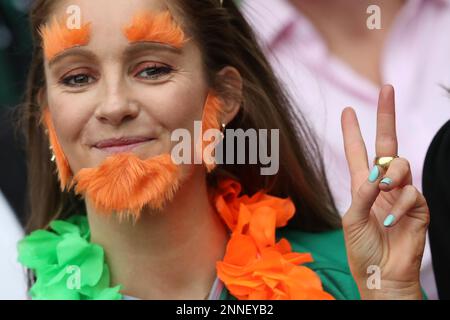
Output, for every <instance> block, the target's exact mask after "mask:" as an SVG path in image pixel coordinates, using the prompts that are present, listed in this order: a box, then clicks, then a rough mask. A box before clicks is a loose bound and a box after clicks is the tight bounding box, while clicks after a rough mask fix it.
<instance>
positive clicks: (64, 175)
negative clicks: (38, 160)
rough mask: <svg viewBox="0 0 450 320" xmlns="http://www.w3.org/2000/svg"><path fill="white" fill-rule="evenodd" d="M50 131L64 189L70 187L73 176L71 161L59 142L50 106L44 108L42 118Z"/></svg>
mask: <svg viewBox="0 0 450 320" xmlns="http://www.w3.org/2000/svg"><path fill="white" fill-rule="evenodd" d="M41 121H43V122H44V125H45V127H46V129H47V131H48V138H49V140H50V146H51V148H52V150H53V154H54V155H55V159H56V167H57V169H58V178H59V182H60V188H61V190H62V191H64V190H65V189H66V188H68V187H69V184H70V180H71V177H72V170H71V169H70V165H69V161H67V158H66V155H65V154H64V152H63V149H62V147H61V145H60V144H59V141H58V137H57V135H56V131H55V127H54V126H53V121H52V117H51V114H50V111H49V110H48V108H45V109H44V110H43V114H42V120H41Z"/></svg>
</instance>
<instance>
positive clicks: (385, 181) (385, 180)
mask: <svg viewBox="0 0 450 320" xmlns="http://www.w3.org/2000/svg"><path fill="white" fill-rule="evenodd" d="M381 183H384V184H387V185H390V184H391V183H392V179H391V178H383V180H381Z"/></svg>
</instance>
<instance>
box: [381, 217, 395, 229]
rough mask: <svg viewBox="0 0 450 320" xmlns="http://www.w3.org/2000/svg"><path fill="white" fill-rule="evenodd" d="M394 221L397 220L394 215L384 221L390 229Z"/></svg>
mask: <svg viewBox="0 0 450 320" xmlns="http://www.w3.org/2000/svg"><path fill="white" fill-rule="evenodd" d="M394 220H395V216H394V215H393V214H390V215H388V216H387V217H386V219H384V222H383V224H384V226H385V227H390V226H392V224H393V223H394Z"/></svg>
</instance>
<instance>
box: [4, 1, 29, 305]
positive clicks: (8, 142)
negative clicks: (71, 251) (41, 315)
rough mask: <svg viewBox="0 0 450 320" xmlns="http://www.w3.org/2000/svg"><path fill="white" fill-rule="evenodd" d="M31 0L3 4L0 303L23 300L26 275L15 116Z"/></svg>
mask: <svg viewBox="0 0 450 320" xmlns="http://www.w3.org/2000/svg"><path fill="white" fill-rule="evenodd" d="M30 3H31V1H30V0H1V1H0V146H1V150H2V151H1V153H0V252H1V256H0V299H24V298H25V297H26V282H25V277H24V271H23V269H22V268H21V266H20V265H19V263H18V262H17V253H16V252H17V249H16V247H17V241H18V240H19V239H20V238H21V237H23V229H22V226H21V224H24V223H25V214H24V213H25V205H24V204H25V194H26V191H25V183H26V166H25V161H24V159H25V154H24V152H23V144H22V142H21V140H20V139H19V135H18V134H16V133H17V132H16V130H15V128H14V123H15V120H16V117H15V116H14V114H13V112H12V110H13V109H14V107H15V106H16V105H18V104H19V103H20V101H21V98H22V93H23V90H24V89H23V88H24V86H25V78H26V72H27V69H28V64H29V61H30V52H31V39H30V35H29V28H28V21H27V17H26V16H27V12H28V8H29V5H30Z"/></svg>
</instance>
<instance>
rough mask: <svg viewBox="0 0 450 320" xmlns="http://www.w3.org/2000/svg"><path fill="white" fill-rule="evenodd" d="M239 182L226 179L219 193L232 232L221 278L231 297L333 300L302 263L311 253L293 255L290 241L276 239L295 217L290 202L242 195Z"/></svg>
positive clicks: (220, 263) (218, 201)
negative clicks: (281, 229) (280, 229)
mask: <svg viewBox="0 0 450 320" xmlns="http://www.w3.org/2000/svg"><path fill="white" fill-rule="evenodd" d="M240 192H241V186H240V184H239V183H238V182H236V181H234V180H231V179H226V180H222V181H221V182H220V183H219V186H218V188H217V190H216V193H215V205H216V209H217V211H218V213H219V214H220V216H221V217H222V219H223V220H224V222H225V223H226V225H227V226H228V227H229V228H230V230H231V231H232V233H231V238H230V241H229V242H228V244H227V248H226V252H225V256H224V259H223V261H218V262H217V264H216V268H217V275H218V277H219V278H220V279H221V280H222V281H223V282H224V284H225V285H226V287H227V289H228V290H229V291H230V293H231V294H232V295H233V296H235V297H236V298H238V299H241V300H330V299H333V297H332V296H331V295H330V294H329V293H327V292H325V291H324V290H323V288H322V283H321V280H320V278H319V276H318V275H317V274H316V273H315V272H314V271H313V270H311V269H310V268H308V267H305V266H301V264H304V263H308V262H312V261H313V259H312V256H311V255H310V254H309V253H297V252H292V248H291V245H290V243H289V242H288V241H287V240H286V239H284V238H283V239H280V240H279V241H278V242H275V241H276V238H275V229H276V228H277V227H282V226H285V225H286V224H287V222H288V220H289V219H291V218H292V216H293V215H294V213H295V207H294V204H293V203H292V201H291V200H290V199H281V198H277V197H273V196H270V195H267V194H265V193H264V192H262V191H261V192H258V193H257V194H255V195H254V196H252V197H248V196H239V194H240Z"/></svg>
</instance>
